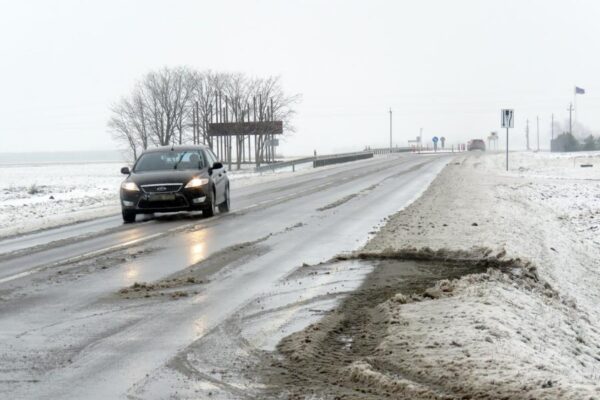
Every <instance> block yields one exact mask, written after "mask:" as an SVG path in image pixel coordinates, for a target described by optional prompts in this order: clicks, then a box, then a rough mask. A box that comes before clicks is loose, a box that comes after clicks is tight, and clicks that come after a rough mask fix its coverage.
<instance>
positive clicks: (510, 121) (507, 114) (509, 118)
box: [500, 109, 515, 128]
mask: <svg viewBox="0 0 600 400" xmlns="http://www.w3.org/2000/svg"><path fill="white" fill-rule="evenodd" d="M500 118H501V121H502V127H503V128H514V127H515V126H514V125H515V113H514V110H508V109H504V110H502V112H501V114H500Z"/></svg>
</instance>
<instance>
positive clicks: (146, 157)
mask: <svg viewBox="0 0 600 400" xmlns="http://www.w3.org/2000/svg"><path fill="white" fill-rule="evenodd" d="M205 167H206V161H205V159H204V156H203V154H202V152H199V151H189V150H186V151H160V152H158V151H157V152H151V153H146V154H143V155H142V156H141V157H140V158H139V160H138V161H137V163H136V164H135V168H134V171H135V172H146V171H164V170H190V169H202V168H205Z"/></svg>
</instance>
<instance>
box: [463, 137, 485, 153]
mask: <svg viewBox="0 0 600 400" xmlns="http://www.w3.org/2000/svg"><path fill="white" fill-rule="evenodd" d="M467 150H469V151H473V150H481V151H485V142H484V141H483V140H482V139H473V140H469V143H467Z"/></svg>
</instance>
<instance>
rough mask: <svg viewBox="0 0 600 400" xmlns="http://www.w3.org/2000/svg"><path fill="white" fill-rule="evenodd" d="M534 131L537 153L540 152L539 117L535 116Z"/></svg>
mask: <svg viewBox="0 0 600 400" xmlns="http://www.w3.org/2000/svg"><path fill="white" fill-rule="evenodd" d="M535 119H536V129H537V151H540V116H539V115H538V116H536V117H535Z"/></svg>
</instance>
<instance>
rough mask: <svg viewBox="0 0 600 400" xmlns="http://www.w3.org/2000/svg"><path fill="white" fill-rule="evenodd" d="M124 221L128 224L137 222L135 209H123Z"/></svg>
mask: <svg viewBox="0 0 600 400" xmlns="http://www.w3.org/2000/svg"><path fill="white" fill-rule="evenodd" d="M122 214H123V222H125V223H126V224H131V223H132V222H135V211H130V210H123V213H122Z"/></svg>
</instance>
